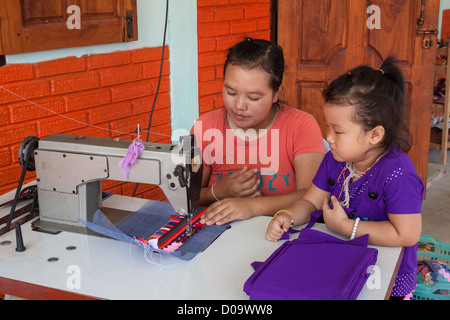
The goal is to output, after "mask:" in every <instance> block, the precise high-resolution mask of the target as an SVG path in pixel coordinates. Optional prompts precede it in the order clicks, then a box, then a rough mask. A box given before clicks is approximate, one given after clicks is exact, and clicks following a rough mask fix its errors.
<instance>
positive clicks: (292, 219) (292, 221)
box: [273, 210, 294, 228]
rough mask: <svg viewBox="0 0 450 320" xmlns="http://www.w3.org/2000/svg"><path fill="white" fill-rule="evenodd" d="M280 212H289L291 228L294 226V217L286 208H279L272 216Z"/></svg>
mask: <svg viewBox="0 0 450 320" xmlns="http://www.w3.org/2000/svg"><path fill="white" fill-rule="evenodd" d="M281 212H286V213H287V214H289V215H290V216H291V228H292V227H294V217H293V216H292V213H290V212H289V211H287V210H280V211H278V212H277V213H275V214H274V216H273V217H274V218H275V217H276V216H277V215H278V214H279V213H281Z"/></svg>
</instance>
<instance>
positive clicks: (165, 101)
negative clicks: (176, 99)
mask: <svg viewBox="0 0 450 320" xmlns="http://www.w3.org/2000/svg"><path fill="white" fill-rule="evenodd" d="M154 98H155V95H154V94H153V95H151V96H147V97H143V98H139V99H136V100H133V101H132V106H133V114H136V115H137V114H141V113H147V112H151V109H152V105H153V100H154ZM162 108H170V94H169V93H168V92H160V93H159V94H158V98H157V99H156V103H155V110H157V109H162Z"/></svg>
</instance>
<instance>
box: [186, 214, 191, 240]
mask: <svg viewBox="0 0 450 320" xmlns="http://www.w3.org/2000/svg"><path fill="white" fill-rule="evenodd" d="M186 234H187V235H188V236H191V235H192V214H190V213H189V214H188V215H187V216H186Z"/></svg>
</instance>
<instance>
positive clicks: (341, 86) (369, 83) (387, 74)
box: [323, 56, 412, 152]
mask: <svg viewBox="0 0 450 320" xmlns="http://www.w3.org/2000/svg"><path fill="white" fill-rule="evenodd" d="M397 63H398V61H397V60H396V59H395V58H394V57H392V56H390V57H388V58H387V59H386V60H385V61H384V62H383V64H382V65H381V66H380V68H379V69H373V68H371V67H369V66H365V65H363V66H359V67H356V68H354V69H352V70H350V71H349V72H347V73H345V74H343V75H341V76H340V77H339V78H337V79H336V80H334V81H333V82H332V83H331V84H330V85H329V86H328V87H327V88H326V89H325V90H324V92H323V97H324V100H325V103H330V104H335V105H350V106H353V107H354V108H355V114H354V121H355V122H357V123H360V124H361V125H362V127H363V129H364V130H365V131H366V132H367V131H370V130H372V129H373V128H375V127H376V126H379V125H381V126H383V127H384V129H385V137H384V139H383V141H382V142H381V145H380V146H379V147H380V148H382V149H383V150H385V151H386V150H388V149H389V148H390V147H391V146H392V145H396V146H398V147H399V148H401V149H402V150H403V151H405V152H408V151H409V150H410V149H411V144H412V137H411V133H410V132H409V130H408V128H407V126H406V125H405V122H404V108H405V84H404V80H403V74H402V72H401V70H400V69H399V68H398V66H397Z"/></svg>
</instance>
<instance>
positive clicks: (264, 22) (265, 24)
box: [258, 18, 270, 39]
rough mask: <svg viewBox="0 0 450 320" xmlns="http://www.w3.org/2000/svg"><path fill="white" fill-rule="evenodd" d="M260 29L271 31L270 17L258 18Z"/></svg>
mask: <svg viewBox="0 0 450 320" xmlns="http://www.w3.org/2000/svg"><path fill="white" fill-rule="evenodd" d="M258 30H266V31H270V19H269V18H267V19H265V18H263V19H258ZM269 39H270V34H269Z"/></svg>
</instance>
